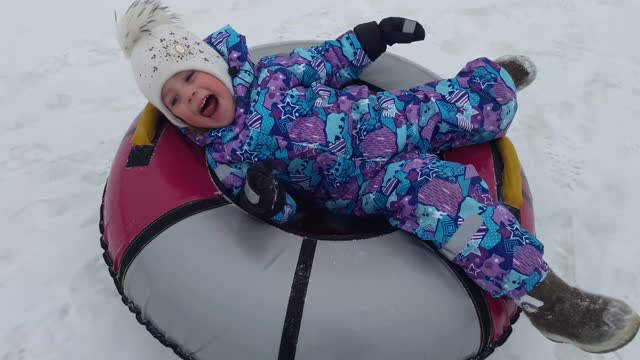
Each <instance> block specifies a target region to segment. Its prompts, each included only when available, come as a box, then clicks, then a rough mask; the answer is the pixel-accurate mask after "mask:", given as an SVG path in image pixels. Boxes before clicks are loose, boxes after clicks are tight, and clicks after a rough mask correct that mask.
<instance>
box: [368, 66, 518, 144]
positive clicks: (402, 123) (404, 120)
mask: <svg viewBox="0 0 640 360" xmlns="http://www.w3.org/2000/svg"><path fill="white" fill-rule="evenodd" d="M376 100H377V103H378V104H379V105H380V108H381V115H382V118H383V121H384V119H385V118H389V117H393V120H394V121H395V124H394V125H391V126H395V127H396V128H397V130H396V133H398V135H399V136H398V137H399V138H400V134H402V133H406V151H415V150H418V151H420V152H437V151H446V150H450V149H453V148H457V147H461V146H465V145H471V144H477V143H482V142H487V141H491V140H494V139H497V138H499V137H502V136H504V135H505V133H506V132H507V129H508V128H509V126H510V125H511V122H512V120H513V118H514V116H515V113H516V111H517V107H518V106H517V101H516V91H515V85H514V83H513V79H512V78H511V76H510V75H509V73H507V71H506V70H504V69H503V68H501V67H500V65H498V64H496V63H495V62H493V61H491V60H489V59H486V58H480V59H477V60H474V61H471V62H469V63H468V64H467V65H466V66H465V68H464V69H462V70H461V71H460V72H459V73H458V75H456V76H455V77H454V78H451V79H446V80H440V81H434V82H431V83H428V84H425V85H421V86H417V87H414V88H412V89H410V90H408V91H388V92H382V93H378V94H377V95H376ZM388 126H389V125H388Z"/></svg>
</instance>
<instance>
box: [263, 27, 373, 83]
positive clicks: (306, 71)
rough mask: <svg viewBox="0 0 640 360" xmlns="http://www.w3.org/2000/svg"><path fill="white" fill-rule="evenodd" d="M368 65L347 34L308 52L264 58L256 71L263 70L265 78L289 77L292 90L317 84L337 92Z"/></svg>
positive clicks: (369, 61)
mask: <svg viewBox="0 0 640 360" xmlns="http://www.w3.org/2000/svg"><path fill="white" fill-rule="evenodd" d="M370 63H371V60H370V59H369V58H368V57H367V55H366V53H365V51H364V50H363V48H362V45H361V44H360V41H358V38H357V37H356V34H355V33H354V32H353V31H348V32H346V33H345V34H343V35H341V36H340V37H338V38H337V39H336V40H329V41H325V42H323V43H322V44H320V45H317V46H313V47H310V48H308V49H302V48H298V49H295V50H293V52H291V53H290V54H289V55H288V56H267V57H264V58H263V59H262V60H261V61H260V70H261V71H265V70H266V71H267V76H268V74H269V73H271V74H273V73H284V74H285V75H289V76H292V77H293V79H292V80H294V83H292V84H291V85H292V87H293V86H304V87H310V86H311V84H313V83H316V82H317V83H321V84H323V85H326V86H329V87H332V88H336V89H338V88H341V87H342V86H343V85H345V84H346V83H348V82H350V81H353V80H356V79H358V77H359V76H360V74H361V73H362V71H363V70H364V69H365V68H366V67H367V65H369V64H370ZM296 82H297V83H296Z"/></svg>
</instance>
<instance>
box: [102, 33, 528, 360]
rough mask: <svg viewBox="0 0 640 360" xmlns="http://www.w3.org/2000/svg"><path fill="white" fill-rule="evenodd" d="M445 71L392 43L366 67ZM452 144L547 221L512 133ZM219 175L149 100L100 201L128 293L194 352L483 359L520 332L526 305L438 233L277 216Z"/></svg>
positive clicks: (394, 76)
mask: <svg viewBox="0 0 640 360" xmlns="http://www.w3.org/2000/svg"><path fill="white" fill-rule="evenodd" d="M311 44H312V43H310V42H295V43H279V44H273V45H266V46H262V47H258V48H255V49H253V50H252V53H253V54H254V56H255V57H256V58H259V57H261V56H264V55H268V54H277V53H283V52H288V51H289V50H291V49H292V48H294V47H298V46H309V45H311ZM398 69H402V71H399V70H398ZM436 78H437V77H436V75H435V74H433V73H432V72H430V71H429V70H427V69H425V68H423V67H421V66H419V65H416V64H414V63H411V62H409V61H408V60H406V59H404V58H401V57H398V56H394V55H391V54H385V55H384V56H382V57H381V58H380V59H379V60H378V61H377V62H376V63H375V64H373V65H372V66H371V67H370V68H369V69H368V70H367V71H366V72H365V73H364V74H363V76H362V79H363V80H364V81H365V82H366V83H368V84H370V86H374V87H375V86H377V87H380V88H407V87H410V86H414V85H417V84H419V83H425V82H428V81H431V80H434V79H436ZM141 139H142V140H141ZM443 157H444V158H445V159H447V160H451V161H457V162H461V163H467V164H469V163H470V164H473V165H474V166H475V167H476V169H477V170H478V171H479V173H480V174H481V175H482V176H483V178H484V179H485V181H486V182H487V183H488V184H489V186H490V188H491V191H492V193H493V195H494V196H495V197H496V198H498V199H499V200H501V201H502V202H504V203H505V204H507V205H508V206H509V207H510V209H512V211H513V212H514V213H515V214H516V216H517V217H518V218H520V220H521V222H522V224H523V225H524V226H525V227H526V228H527V229H528V230H530V231H532V232H533V231H534V228H533V209H532V207H531V196H530V193H529V189H528V185H527V182H526V179H525V177H524V174H523V173H522V172H521V169H520V165H519V162H518V159H517V155H516V153H515V149H514V148H513V146H512V145H511V143H510V142H509V141H508V140H507V139H502V140H499V141H496V142H493V143H488V144H482V145H477V146H473V147H469V148H463V149H457V150H455V151H451V152H448V153H446V154H443ZM216 181H217V179H215V177H214V176H212V175H211V174H210V172H209V170H208V167H207V165H206V160H205V155H204V150H203V149H201V148H199V147H197V146H195V145H194V144H192V143H191V142H189V141H187V140H186V139H185V138H184V137H182V136H181V135H180V134H179V132H178V131H177V129H175V128H174V127H173V126H171V125H170V124H169V123H168V122H166V120H163V119H162V118H159V116H158V113H157V111H154V109H153V108H151V107H148V108H146V109H145V110H144V111H143V113H142V114H141V116H140V117H139V118H138V119H136V120H135V121H134V122H133V124H132V125H131V127H130V129H129V131H128V132H127V133H126V135H125V137H124V138H123V140H122V143H121V145H120V148H119V149H118V152H117V154H116V157H115V159H114V162H113V165H112V169H111V172H110V176H109V179H108V182H107V185H106V187H105V193H104V198H103V204H102V206H101V211H100V212H101V219H100V231H101V234H102V237H101V243H102V247H103V249H104V250H105V252H104V259H105V261H106V263H107V265H108V267H109V270H110V273H111V275H112V277H113V279H114V282H115V285H116V287H117V289H118V291H119V292H120V294H121V295H122V300H123V302H124V303H125V304H126V305H127V307H128V308H129V309H130V310H131V311H132V312H133V313H135V315H136V318H137V320H138V321H139V322H140V323H141V324H143V325H145V326H146V328H147V329H148V330H149V332H150V333H151V334H152V335H153V336H154V337H156V338H157V339H158V340H159V341H160V342H161V343H162V344H164V345H166V346H168V347H170V348H172V349H173V350H174V352H175V353H176V354H177V355H178V356H180V357H181V358H183V359H199V360H204V359H207V360H208V359H225V360H232V359H242V360H245V359H279V360H284V359H304V360H313V359H368V360H373V359H393V358H402V359H439V360H449V359H452V360H458V359H459V360H462V359H484V358H486V357H488V356H489V355H490V354H491V353H492V352H493V350H494V349H495V348H496V347H497V346H499V345H501V344H502V343H503V342H504V341H505V340H506V339H507V337H508V336H509V334H510V332H511V324H512V323H513V322H515V321H516V319H517V317H518V315H519V312H518V310H517V307H516V306H515V305H514V304H513V303H512V302H511V301H509V300H507V299H493V298H491V297H489V296H486V295H485V294H484V293H483V292H482V291H481V290H480V289H479V288H478V287H477V286H476V285H475V284H473V283H472V282H470V281H469V280H468V279H467V278H466V277H465V276H464V273H463V272H462V271H461V270H460V269H459V268H457V267H455V266H453V265H451V264H449V263H448V262H446V261H445V260H443V258H442V257H441V256H440V255H438V254H437V253H436V252H434V251H433V250H432V249H431V248H430V247H429V246H428V245H427V244H426V243H424V242H422V241H419V240H417V239H415V238H413V237H411V236H409V235H407V234H405V233H403V232H400V231H393V229H391V228H390V227H388V225H386V223H385V222H384V221H375V222H372V221H370V220H361V219H344V218H336V217H331V216H329V215H327V217H326V221H314V220H313V219H316V218H315V217H314V218H311V217H307V218H306V220H305V219H303V220H301V221H300V222H299V223H298V224H296V225H295V226H290V227H286V228H278V227H275V226H272V225H270V224H266V223H264V222H260V221H258V220H256V219H255V218H253V217H251V216H249V215H248V214H246V213H245V212H243V211H242V210H241V209H239V208H238V207H236V206H235V205H233V204H231V203H230V202H229V201H228V199H227V198H226V197H225V196H224V195H223V194H222V193H221V191H220V190H219V188H218V187H217V186H216V185H215V183H216ZM302 211H304V209H302ZM314 216H317V214H316V215H314Z"/></svg>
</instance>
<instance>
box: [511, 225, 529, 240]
mask: <svg viewBox="0 0 640 360" xmlns="http://www.w3.org/2000/svg"><path fill="white" fill-rule="evenodd" d="M509 230H510V231H511V238H512V239H516V240H518V241H519V242H521V243H522V244H523V245H527V244H528V243H530V242H531V240H532V239H531V236H530V235H529V234H528V233H527V232H525V231H524V230H522V228H521V227H520V225H518V224H517V223H513V224H511V226H509Z"/></svg>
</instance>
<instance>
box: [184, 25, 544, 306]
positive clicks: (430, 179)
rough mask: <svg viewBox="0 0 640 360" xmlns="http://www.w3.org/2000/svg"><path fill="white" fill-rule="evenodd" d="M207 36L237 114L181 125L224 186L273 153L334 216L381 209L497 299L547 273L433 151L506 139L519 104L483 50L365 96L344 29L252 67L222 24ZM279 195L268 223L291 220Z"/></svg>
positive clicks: (537, 249)
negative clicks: (417, 80) (460, 63)
mask: <svg viewBox="0 0 640 360" xmlns="http://www.w3.org/2000/svg"><path fill="white" fill-rule="evenodd" d="M206 41H207V42H208V43H209V44H210V45H211V46H212V47H214V48H215V49H216V50H217V51H218V52H220V54H222V55H223V56H224V57H225V58H226V59H227V60H228V63H229V65H230V67H231V68H232V70H233V72H234V76H233V86H234V93H235V94H234V95H235V99H236V105H237V108H236V116H235V120H234V122H233V123H232V124H231V125H229V126H227V127H225V128H221V129H212V130H210V131H208V132H206V133H202V132H198V131H195V130H191V129H188V128H185V129H183V131H184V132H185V134H186V135H187V136H189V137H190V138H191V139H192V140H193V141H195V142H196V143H198V144H200V145H203V146H207V155H208V161H209V165H210V166H211V167H212V169H214V170H215V172H216V174H217V175H218V177H219V178H220V180H221V182H222V184H223V186H224V187H225V188H226V190H228V192H230V193H231V194H233V195H234V196H235V195H238V194H239V192H240V191H241V190H242V189H243V186H244V182H245V178H246V170H247V168H248V166H249V165H250V164H252V163H257V162H261V161H264V160H266V159H273V160H274V163H275V167H276V170H277V173H278V179H279V180H280V181H282V182H284V183H286V184H287V185H288V186H290V187H291V188H294V189H296V190H298V191H303V192H307V193H312V194H313V195H314V198H315V199H316V200H317V203H318V204H319V205H321V206H322V207H325V208H327V209H329V210H330V211H332V212H335V213H338V214H355V215H371V214H378V215H380V214H382V215H384V216H386V217H387V218H388V220H389V222H390V223H391V225H393V226H395V227H397V228H399V229H402V230H405V231H407V232H410V233H412V234H414V235H416V236H417V237H419V238H420V239H422V240H428V241H433V242H434V244H435V245H436V247H437V248H438V249H439V250H440V251H441V252H442V253H443V254H444V255H445V256H447V257H448V258H449V259H450V260H451V261H453V262H454V263H456V264H458V265H459V266H461V267H463V268H464V270H465V271H466V273H467V274H468V276H469V277H471V278H472V279H473V280H474V281H475V282H476V283H477V284H478V285H479V286H480V287H482V288H483V289H484V290H486V291H488V292H489V293H490V294H491V295H493V296H495V297H499V296H509V297H510V298H512V299H514V300H518V299H520V298H521V297H522V296H524V295H526V293H527V292H529V291H531V290H532V289H533V288H534V287H535V286H536V285H537V284H538V283H539V282H540V281H542V279H544V277H545V276H546V274H547V272H548V267H547V264H546V263H545V262H544V260H543V258H542V253H543V245H542V244H541V243H540V242H539V241H538V240H537V239H536V238H535V237H534V236H533V235H531V234H529V233H528V232H527V231H526V230H524V229H523V228H522V227H521V226H520V224H519V223H518V221H517V220H516V219H515V217H514V216H513V215H512V214H511V212H510V211H509V210H508V209H507V208H506V207H504V206H502V205H501V204H498V203H496V202H495V201H494V200H493V199H492V198H491V196H490V194H489V190H488V188H487V185H486V183H485V182H484V181H483V180H482V179H481V178H480V177H479V176H478V174H477V172H476V171H475V169H474V168H473V167H472V166H463V165H461V164H457V163H451V162H445V161H442V160H439V158H438V157H437V156H436V155H434V154H435V153H437V152H439V151H443V150H447V149H452V148H456V147H460V146H465V145H470V144H475V143H480V142H486V141H490V140H493V139H496V138H499V137H501V136H504V134H505V133H506V131H507V129H508V127H509V125H510V123H511V121H512V120H513V117H514V115H515V112H516V109H517V103H516V93H515V86H514V84H513V80H512V79H511V77H510V76H509V74H508V73H507V72H506V71H505V70H504V69H501V68H500V66H499V65H497V64H496V63H494V62H492V61H490V60H489V59H485V58H481V59H477V60H474V61H472V62H470V63H468V64H467V65H466V67H465V68H464V69H462V70H461V71H460V72H459V73H458V75H457V76H456V77H454V78H452V79H448V80H441V81H436V82H433V83H429V84H425V85H420V86H417V87H414V88H412V89H409V90H394V91H383V92H379V93H370V91H369V89H368V88H367V87H365V86H346V87H345V85H346V84H348V83H349V82H350V81H353V80H355V79H357V78H358V76H359V75H360V73H361V72H362V70H363V69H364V68H365V67H366V66H367V65H368V64H370V63H371V61H370V59H369V58H368V57H367V54H366V53H365V52H364V50H363V49H362V47H361V45H360V43H359V41H358V38H357V37H356V35H355V34H354V33H353V32H351V31H350V32H347V33H345V34H344V35H342V36H340V37H339V38H338V39H336V40H332V41H327V42H324V43H323V44H321V45H318V46H316V47H312V48H310V49H296V50H295V51H293V52H292V53H291V54H290V55H289V56H269V57H265V58H263V59H261V60H260V61H259V62H258V63H257V64H255V65H254V63H253V62H252V61H251V59H250V57H249V53H248V50H247V45H246V43H245V38H244V37H243V36H241V35H240V34H238V33H237V32H235V31H234V30H233V29H232V28H230V27H225V28H223V29H221V30H219V31H217V32H215V33H214V34H212V35H211V36H210V37H208V38H207V39H206ZM398 71H401V69H398ZM222 165H226V166H222ZM286 203H287V204H286V206H284V208H283V210H282V211H281V212H280V213H279V214H277V215H276V216H274V217H273V220H274V221H276V222H286V221H287V220H289V219H290V218H291V216H292V214H293V213H294V212H295V208H296V204H295V201H294V200H293V198H292V197H291V196H289V195H288V194H287V199H286Z"/></svg>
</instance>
